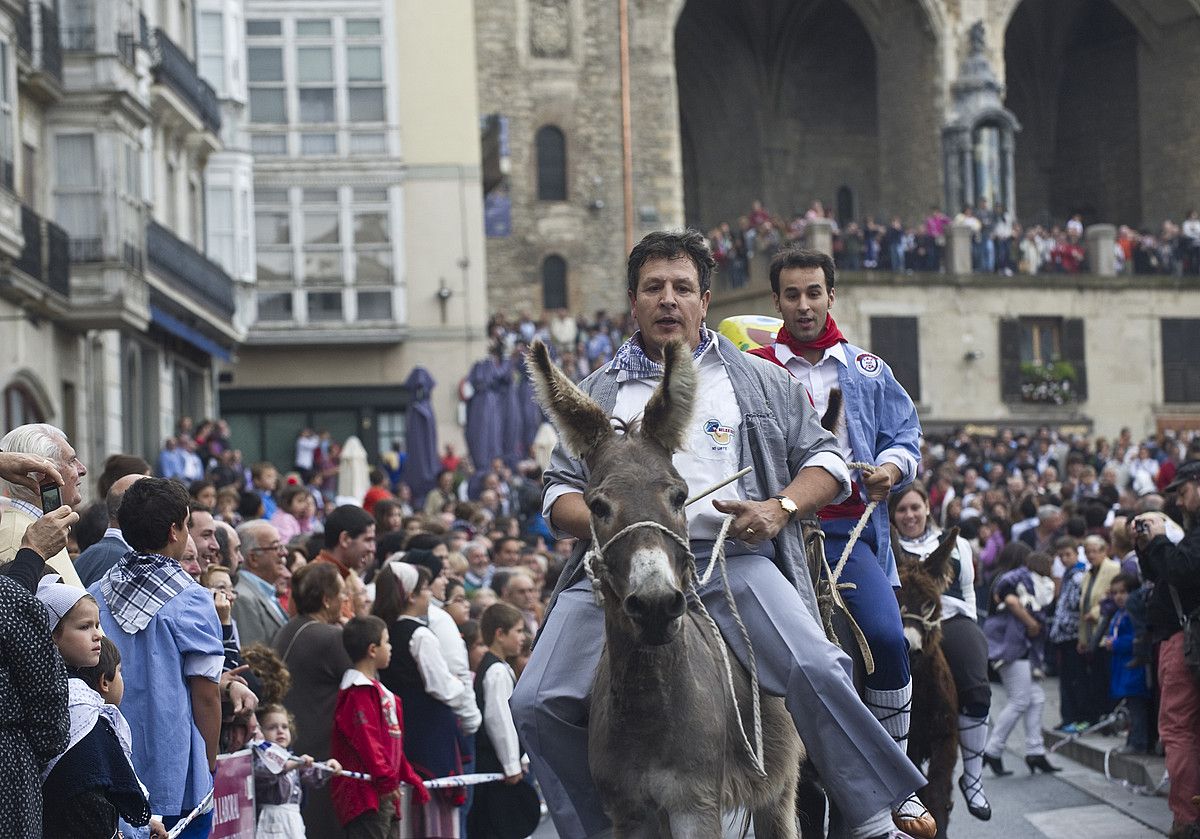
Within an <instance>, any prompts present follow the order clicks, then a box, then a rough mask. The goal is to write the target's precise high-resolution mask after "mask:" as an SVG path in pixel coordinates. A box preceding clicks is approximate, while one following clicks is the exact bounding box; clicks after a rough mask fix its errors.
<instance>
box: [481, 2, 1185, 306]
mask: <svg viewBox="0 0 1200 839" xmlns="http://www.w3.org/2000/svg"><path fill="white" fill-rule="evenodd" d="M625 5H626V8H627V19H628V26H627V30H626V32H627V35H628V64H627V67H628V77H629V85H628V89H627V98H628V108H627V109H626V108H624V107H623V101H624V97H623V87H622V82H621V79H622V63H621V55H622V52H621V44H622V37H621V36H622V30H621V21H622V17H621V14H620V9H621V2H620V0H492V2H488V3H479V4H477V5H476V9H475V20H476V27H477V34H476V43H477V48H478V67H479V71H478V72H479V100H480V112H481V115H483V116H484V117H488V116H495V117H498V118H499V119H500V120H501V121H502V123H503V126H504V130H503V131H502V132H501V134H502V142H500V143H498V144H497V149H496V155H495V156H496V157H497V158H498V163H497V166H496V171H495V173H494V175H495V176H494V177H492V178H487V177H485V188H487V190H488V195H487V198H486V201H487V205H488V232H489V237H488V240H487V251H488V280H489V284H488V289H489V291H488V293H489V303H490V308H491V309H492V310H493V311H504V312H508V313H510V314H516V313H517V312H519V311H521V310H527V311H529V312H531V313H537V312H539V311H541V310H543V309H545V308H558V307H560V306H562V305H564V304H565V306H566V307H567V308H570V309H572V310H575V311H589V312H590V311H592V310H595V309H599V308H608V309H617V308H621V307H623V306H624V305H625V303H624V297H623V291H622V288H623V286H622V283H621V266H622V263H623V258H624V256H625V252H626V244H627V241H626V240H627V235H626V230H625V226H626V223H625V219H626V213H627V211H628V210H631V213H630V215H631V216H632V219H633V225H632V227H633V230H632V235H633V238H635V239H636V238H637V237H639V236H640V235H641V234H642V233H644V232H645V231H647V230H650V229H655V228H660V227H664V226H673V225H679V224H683V223H687V224H691V225H694V226H697V227H701V228H710V227H712V226H714V225H716V224H718V223H720V222H722V221H729V222H731V223H734V224H736V222H737V219H738V217H739V216H741V215H744V214H745V213H746V212H747V211H748V209H749V208H750V206H751V202H752V201H754V200H756V199H761V200H762V201H763V202H764V203H765V204H766V205H767V207H768V208H770V209H771V210H772V211H773V212H775V213H778V214H780V215H784V216H787V215H790V214H792V213H794V212H796V211H798V210H803V209H805V208H807V207H808V206H809V204H810V202H811V201H813V200H814V199H819V200H821V201H822V202H824V204H825V205H826V206H828V207H832V208H834V209H835V211H836V214H837V215H838V216H839V217H840V218H842V219H843V220H845V219H849V218H856V219H860V220H861V219H862V218H864V217H865V216H867V215H874V216H875V217H876V218H880V217H884V218H886V217H890V216H891V215H893V214H895V215H899V216H901V217H902V218H904V219H907V220H913V221H915V220H917V219H920V218H923V217H924V216H925V214H926V213H927V212H928V210H929V208H930V207H931V206H934V205H939V206H943V207H944V208H945V209H947V210H950V211H953V210H955V209H957V208H956V207H946V206H945V205H946V204H947V203H948V199H947V197H946V173H945V171H946V170H945V166H944V160H943V154H944V149H943V136H944V134H943V132H944V129H946V128H947V127H948V126H950V125H951V124H952V123H953V121H954V120H955V118H956V107H955V101H954V96H955V90H956V83H958V82H959V81H960V74H961V73H962V72H963V71H964V66H965V65H966V61H965V60H966V59H967V58H968V56H969V54H970V50H971V41H972V39H971V37H970V33H971V30H972V28H973V27H975V26H976V25H977V24H979V23H982V42H981V47H982V52H983V54H984V56H985V57H986V59H987V62H988V63H989V65H990V67H991V69H992V71H993V72H994V73H995V77H996V79H997V80H998V81H999V83H1000V85H1001V87H1002V90H1001V91H1000V94H1001V97H1000V98H1001V101H1002V104H1003V107H1004V109H1006V110H1007V111H1008V112H1009V113H1010V114H1011V115H1012V124H1014V125H1016V126H1019V128H1020V130H1019V131H1017V132H1016V134H1015V140H1014V141H1013V142H1014V149H1013V166H1012V169H1013V171H1014V175H1013V180H1015V184H1014V186H1013V189H1012V192H1013V194H1012V195H1011V196H1009V203H1010V205H1011V206H1012V207H1013V208H1014V209H1015V212H1016V214H1017V216H1018V217H1019V218H1021V219H1023V220H1027V221H1052V220H1059V221H1061V220H1062V219H1064V218H1065V217H1067V216H1068V215H1070V214H1073V213H1075V212H1079V213H1081V214H1082V215H1083V216H1084V221H1085V223H1089V224H1090V223H1093V222H1108V223H1117V224H1120V223H1126V224H1131V225H1135V226H1139V227H1143V228H1148V229H1155V228H1157V227H1158V225H1159V224H1160V223H1161V221H1162V220H1163V219H1167V218H1171V219H1175V220H1176V221H1178V220H1179V219H1180V218H1181V217H1182V215H1183V214H1184V212H1186V210H1187V209H1188V208H1189V207H1190V206H1191V205H1193V204H1200V167H1196V166H1195V165H1194V158H1195V151H1196V139H1195V138H1196V137H1197V136H1200V70H1198V69H1197V68H1200V10H1198V9H1197V6H1196V5H1195V4H1194V3H1192V2H1189V0H894V2H893V0H888V2H884V1H883V0H796V1H795V2H792V0H761V2H754V3H750V2H740V3H730V2H724V0H625ZM981 125H982V123H981ZM547 129H550V130H547ZM556 131H557V133H555V132H556ZM626 136H627V137H628V142H629V147H630V148H629V151H630V154H629V158H630V159H631V166H630V167H629V169H630V171H629V172H628V175H627V174H626V165H625V162H624V161H625V150H624V138H625V137H626ZM486 157H487V148H485V158H486ZM485 172H486V167H485ZM626 178H628V181H629V183H630V185H631V190H630V193H631V195H630V196H629V197H628V198H627V197H626V192H625V188H624V184H625V181H626ZM543 181H545V182H546V183H543Z"/></svg>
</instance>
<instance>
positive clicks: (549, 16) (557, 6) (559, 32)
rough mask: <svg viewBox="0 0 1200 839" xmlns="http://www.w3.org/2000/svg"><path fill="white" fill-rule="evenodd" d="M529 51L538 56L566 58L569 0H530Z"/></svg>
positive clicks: (568, 35) (569, 40)
mask: <svg viewBox="0 0 1200 839" xmlns="http://www.w3.org/2000/svg"><path fill="white" fill-rule="evenodd" d="M529 51H530V52H531V53H533V55H535V56H537V57H538V58H566V57H567V56H568V55H569V54H570V52H571V8H570V2H569V0H530V3H529Z"/></svg>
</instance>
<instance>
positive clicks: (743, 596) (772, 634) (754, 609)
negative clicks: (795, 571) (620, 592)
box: [511, 542, 925, 839]
mask: <svg viewBox="0 0 1200 839" xmlns="http://www.w3.org/2000/svg"><path fill="white" fill-rule="evenodd" d="M736 544H737V543H730V544H729V547H728V550H727V555H729V556H732V555H734V554H736V553H737V550H736V549H735V545H736ZM739 547H740V546H739ZM765 547H767V548H769V547H770V545H769V544H768V545H766V546H765ZM711 548H712V543H711V542H707V543H704V542H693V543H692V550H693V551H694V552H695V553H696V556H697V559H698V560H699V564H700V568H701V570H702V571H703V567H704V565H705V564H706V559H707V556H708V555H709V553H710V552H711ZM762 548H763V546H759V547H758V548H757V550H762ZM745 550H746V549H745V548H744V547H743V548H742V551H743V553H742V555H739V556H737V557H736V559H731V561H730V562H729V564H728V567H729V581H730V585H731V587H732V589H733V593H734V599H735V601H736V602H737V607H738V611H739V612H740V613H741V617H742V621H743V623H744V624H745V626H746V629H747V630H748V632H749V635H750V640H751V643H752V644H753V645H754V654H755V661H756V662H757V665H758V678H759V684H760V685H761V686H762V689H763V690H765V691H766V692H767V693H769V694H772V695H775V696H782V697H784V698H785V704H786V705H787V709H788V711H789V713H791V715H792V719H793V720H794V721H795V723H796V730H797V731H798V732H799V733H800V737H801V738H802V739H803V740H804V745H805V747H806V748H807V749H808V753H809V755H810V757H811V758H812V760H813V763H814V764H815V765H816V767H817V770H818V771H819V772H820V773H821V778H822V780H823V782H824V783H825V786H826V789H827V790H828V792H829V795H830V796H831V797H832V799H833V800H834V802H835V803H836V804H837V806H838V808H839V809H840V810H841V812H842V814H843V815H844V816H845V818H846V820H847V822H848V823H849V824H850V825H852V826H853V825H858V824H861V823H863V822H865V821H867V820H868V819H870V818H871V817H872V816H875V815H876V814H878V813H879V812H880V811H881V810H883V809H885V808H887V807H891V806H893V805H895V804H897V803H899V802H900V801H901V800H903V799H904V798H905V797H906V796H907V795H908V794H909V793H911V792H913V791H914V790H916V789H918V788H919V787H922V786H924V784H925V779H924V778H923V777H922V776H921V773H920V772H918V771H917V770H916V769H915V768H914V767H913V765H912V763H911V762H910V761H909V760H908V758H907V757H906V756H905V755H904V753H903V752H901V751H900V749H899V748H898V747H897V746H896V744H895V742H893V741H892V738H891V737H890V736H889V735H888V733H887V732H886V731H884V730H883V727H882V726H881V725H880V724H879V722H878V721H876V719H875V717H874V716H873V715H872V714H871V712H870V711H869V710H868V709H867V707H866V706H865V705H864V704H863V703H862V701H861V700H860V699H859V697H858V694H857V693H856V692H855V690H854V685H853V682H852V681H851V677H850V672H851V663H850V659H849V658H848V657H847V656H846V654H845V653H843V652H842V651H841V650H840V649H838V647H836V646H835V645H833V644H831V643H829V641H828V640H826V638H825V633H824V631H823V630H822V629H821V628H820V626H818V624H817V622H816V621H815V620H814V619H813V617H812V615H811V613H810V612H809V611H808V609H807V608H806V607H805V606H804V603H803V601H801V599H800V596H799V594H798V593H797V592H796V590H795V588H794V587H793V586H792V585H790V584H789V583H788V582H787V581H786V579H784V577H783V575H782V574H781V573H780V572H779V569H778V568H776V567H775V564H774V562H772V560H771V559H770V558H769V557H766V556H760V555H756V554H747V553H744V551H745ZM700 596H701V599H702V600H703V601H704V605H705V606H706V607H707V608H708V611H709V613H710V614H712V616H713V619H714V620H715V621H716V622H717V625H718V626H719V627H720V629H721V633H722V635H724V637H725V640H726V642H727V643H728V644H729V646H730V648H731V649H732V650H733V651H734V653H735V654H736V655H737V657H738V659H739V660H740V661H742V663H743V666H745V662H746V651H745V645H744V643H743V641H742V638H741V633H740V632H739V630H738V629H737V625H736V623H735V622H734V620H733V617H732V615H731V614H730V612H729V609H728V606H727V605H726V603H725V596H724V593H723V591H722V589H721V576H720V573H719V571H718V572H715V573H714V574H713V577H712V579H711V580H710V581H709V584H708V585H707V586H706V587H704V588H703V589H702V590H701V591H700ZM603 647H604V612H603V610H602V609H601V608H600V607H599V606H597V605H596V602H595V600H594V599H593V597H592V591H591V586H590V584H589V583H588V581H587V580H583V581H582V582H580V583H577V584H576V585H574V586H572V587H570V588H568V589H566V590H565V591H563V592H562V593H561V594H560V595H559V597H558V601H557V603H556V604H555V606H554V608H553V609H552V610H551V612H550V615H549V617H548V618H547V620H546V624H545V626H544V627H543V628H542V634H541V636H540V637H539V638H538V642H537V646H536V647H534V650H533V657H532V658H530V660H529V664H528V665H527V666H526V668H525V671H524V672H523V673H522V674H521V678H520V679H519V680H518V681H517V686H516V689H515V691H514V692H513V697H512V700H511V707H512V711H513V719H514V721H515V722H516V725H517V730H518V731H519V732H520V735H521V740H522V742H523V743H524V745H525V748H526V750H527V751H528V753H529V758H530V761H531V762H532V764H533V770H534V775H535V777H537V779H538V783H539V784H541V787H542V792H543V793H544V795H545V797H546V803H547V806H548V807H549V809H550V814H551V816H552V817H553V818H554V825H555V827H556V828H557V830H558V833H559V836H561V837H563V839H585V837H588V836H594V835H595V834H597V833H599V832H601V831H603V830H605V829H606V828H608V827H609V821H608V818H607V817H606V816H605V815H604V811H603V809H602V808H601V806H600V801H599V798H598V797H597V795H596V790H595V788H594V786H593V785H592V779H591V774H590V772H589V771H588V760H587V747H588V737H587V724H588V706H589V702H590V695H591V689H592V679H593V676H594V674H595V672H596V668H597V666H598V664H599V661H600V654H601V652H602V650H603Z"/></svg>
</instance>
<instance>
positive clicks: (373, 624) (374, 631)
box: [342, 615, 387, 664]
mask: <svg viewBox="0 0 1200 839" xmlns="http://www.w3.org/2000/svg"><path fill="white" fill-rule="evenodd" d="M385 631H387V624H386V623H384V622H383V619H382V618H377V617H375V616H374V615H367V616H366V617H363V618H350V620H348V621H347V622H346V625H345V626H343V627H342V646H343V647H345V648H346V655H348V656H350V660H351V661H353V662H354V663H355V664H357V663H358V662H360V661H362V660H363V659H364V658H366V657H367V653H368V652H369V651H370V649H371V645H372V644H380V643H383V633H384V632H385Z"/></svg>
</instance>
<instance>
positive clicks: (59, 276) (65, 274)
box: [13, 205, 71, 297]
mask: <svg viewBox="0 0 1200 839" xmlns="http://www.w3.org/2000/svg"><path fill="white" fill-rule="evenodd" d="M21 233H22V234H23V235H24V237H25V247H24V249H23V250H22V251H21V256H20V257H19V258H18V259H16V260H15V261H14V262H13V266H14V267H15V268H17V269H19V270H20V271H22V272H24V273H25V274H27V275H29V276H30V277H32V278H33V279H35V280H38V281H39V282H41V283H44V284H45V285H46V286H48V287H49V288H50V289H51V290H53V291H56V292H58V293H59V294H61V295H63V296H64V297H69V296H70V294H71V258H70V237H69V236H67V231H65V230H63V229H62V228H61V227H59V226H58V225H57V224H55V223H54V222H52V221H50V220H49V219H44V218H42V217H41V216H39V215H38V214H37V213H35V212H34V211H33V210H31V209H30V208H29V207H26V206H25V205H21Z"/></svg>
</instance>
